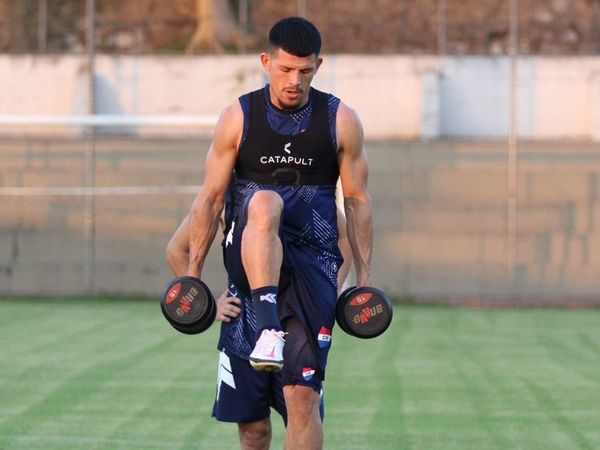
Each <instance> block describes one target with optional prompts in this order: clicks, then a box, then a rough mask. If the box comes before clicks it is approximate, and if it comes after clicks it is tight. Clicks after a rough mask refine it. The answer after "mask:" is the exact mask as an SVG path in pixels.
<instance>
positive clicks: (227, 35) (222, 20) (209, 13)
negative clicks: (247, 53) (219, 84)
mask: <svg viewBox="0 0 600 450" xmlns="http://www.w3.org/2000/svg"><path fill="white" fill-rule="evenodd" d="M233 16H234V15H233V12H232V9H231V3H230V2H229V1H227V0H196V17H197V21H198V22H197V25H196V30H195V32H194V35H193V36H192V39H191V41H190V43H189V44H188V46H187V51H188V52H195V51H207V52H216V53H223V52H224V51H225V50H226V49H227V48H232V47H233V48H238V47H239V46H240V42H241V39H242V38H243V36H242V32H241V31H240V30H239V29H238V26H237V24H236V22H235V19H234V17H233Z"/></svg>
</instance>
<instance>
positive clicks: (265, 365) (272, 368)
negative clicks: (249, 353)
mask: <svg viewBox="0 0 600 450" xmlns="http://www.w3.org/2000/svg"><path fill="white" fill-rule="evenodd" d="M250 365H251V366H252V368H253V369H254V370H256V371H259V372H279V371H280V370H281V369H282V367H283V361H282V362H277V361H261V360H256V361H255V360H252V359H251V360H250Z"/></svg>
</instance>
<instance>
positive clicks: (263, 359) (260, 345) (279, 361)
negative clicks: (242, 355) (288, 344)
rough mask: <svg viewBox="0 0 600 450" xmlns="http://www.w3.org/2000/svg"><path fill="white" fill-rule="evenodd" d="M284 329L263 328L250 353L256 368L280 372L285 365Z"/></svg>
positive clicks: (253, 365) (251, 361) (252, 363)
mask: <svg viewBox="0 0 600 450" xmlns="http://www.w3.org/2000/svg"><path fill="white" fill-rule="evenodd" d="M284 336H285V333H284V332H283V331H275V330H263V332H262V334H261V335H260V337H259V338H258V341H256V345H255V346H254V350H253V351H252V353H250V365H251V366H252V367H253V368H254V370H259V371H264V372H279V371H280V370H281V368H282V367H283V345H284V344H285V340H284V339H283V337H284Z"/></svg>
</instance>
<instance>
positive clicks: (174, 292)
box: [165, 283, 181, 305]
mask: <svg viewBox="0 0 600 450" xmlns="http://www.w3.org/2000/svg"><path fill="white" fill-rule="evenodd" d="M179 292H181V283H177V284H174V285H173V287H171V289H169V292H167V295H166V296H165V297H166V299H165V301H166V302H167V305H168V304H169V303H171V302H173V301H175V299H176V298H177V296H178V295H179Z"/></svg>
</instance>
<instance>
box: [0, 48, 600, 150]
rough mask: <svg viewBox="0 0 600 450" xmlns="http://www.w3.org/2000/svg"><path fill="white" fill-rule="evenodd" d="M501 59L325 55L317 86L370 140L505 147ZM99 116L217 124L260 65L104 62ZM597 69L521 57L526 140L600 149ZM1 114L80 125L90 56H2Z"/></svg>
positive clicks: (253, 60) (575, 61)
mask: <svg viewBox="0 0 600 450" xmlns="http://www.w3.org/2000/svg"><path fill="white" fill-rule="evenodd" d="M509 68H510V65H509V60H508V59H507V58H505V57H448V58H435V57H428V56H415V57H412V56H404V55H382V56H365V55H362V56H357V55H331V56H329V55H325V62H324V64H323V66H322V68H321V70H320V72H319V74H318V75H317V78H316V79H315V86H316V87H318V88H320V89H322V90H325V91H329V92H332V93H334V94H336V95H338V96H339V97H340V98H342V99H343V100H344V101H345V102H346V103H347V104H348V105H350V106H351V107H353V108H355V109H356V110H357V111H359V113H360V115H361V117H362V120H363V124H364V128H365V133H366V136H367V138H402V139H415V138H417V139H418V138H423V137H426V138H431V137H433V138H435V137H438V136H443V137H444V136H445V137H475V138H481V137H496V138H498V137H503V136H505V135H506V133H507V130H508V123H509V120H508V111H509V109H508V108H509V74H510V70H509ZM96 69H97V77H96V83H97V98H96V101H97V112H98V113H105V114H142V115H143V114H152V115H154V114H167V115H168V114H186V115H189V114H191V115H195V114H200V115H205V114H206V115H216V114H218V113H219V112H220V110H221V109H222V108H223V107H224V106H225V105H226V104H228V103H230V102H232V101H234V100H235V99H236V98H237V97H238V96H239V95H240V94H242V93H244V92H246V91H248V90H252V89H255V88H257V87H259V86H261V85H263V84H264V83H265V82H266V77H265V75H264V73H263V71H262V68H261V67H260V63H259V59H258V56H254V55H252V56H207V57H202V56H107V55H99V56H98V57H97V61H96ZM599 74H600V58H593V57H553V58H549V57H524V58H522V59H520V60H519V64H518V97H517V98H518V124H519V126H518V130H519V135H520V136H521V137H522V138H526V139H564V138H567V139H600V75H599ZM0 86H2V95H0V114H83V113H85V112H86V111H87V92H88V82H87V75H86V58H85V56H79V57H78V56H36V55H24V56H14V55H0Z"/></svg>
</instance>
